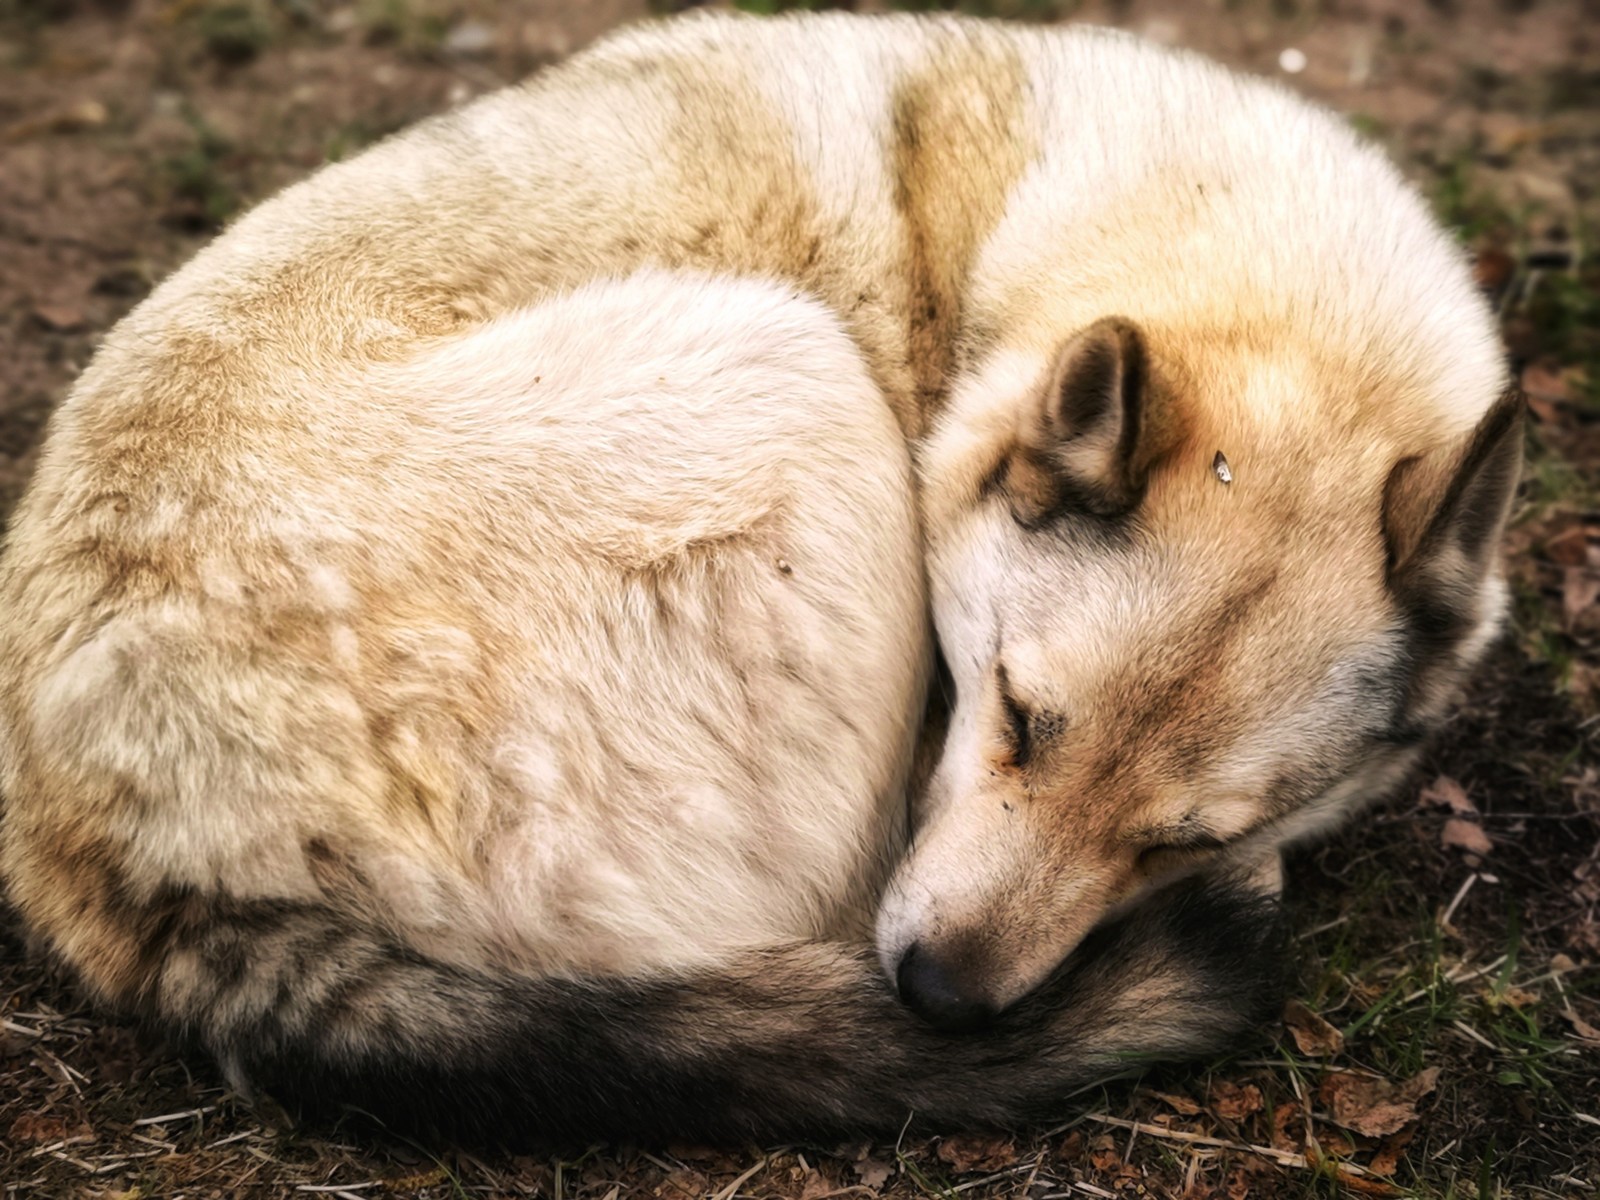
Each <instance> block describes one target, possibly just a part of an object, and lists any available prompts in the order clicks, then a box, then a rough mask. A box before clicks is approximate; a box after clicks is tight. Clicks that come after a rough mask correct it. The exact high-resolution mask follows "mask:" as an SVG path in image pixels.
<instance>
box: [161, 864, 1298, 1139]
mask: <svg viewBox="0 0 1600 1200" xmlns="http://www.w3.org/2000/svg"><path fill="white" fill-rule="evenodd" d="M330 917H331V914H329V913H327V912H326V910H307V909H298V910H294V911H293V912H289V911H285V910H277V911H275V912H274V913H273V914H271V915H270V917H269V916H264V915H263V914H261V913H259V912H256V913H254V914H253V915H252V913H251V912H249V911H243V910H242V911H240V912H238V913H236V914H234V915H233V916H232V917H229V918H225V919H223V920H221V921H218V920H217V913H216V911H215V910H214V909H213V910H212V912H211V919H210V921H209V922H208V923H207V925H206V926H205V927H204V928H202V927H199V926H196V927H193V928H191V930H189V931H188V932H187V933H185V932H184V931H182V930H178V929H170V930H169V935H170V936H171V937H172V938H173V939H174V940H173V941H169V942H168V946H169V947H171V948H172V949H178V948H179V947H178V945H177V943H186V949H187V951H188V952H187V953H186V954H183V955H180V957H181V958H182V959H183V960H185V963H186V965H185V966H184V967H183V969H182V971H181V975H180V974H175V973H174V972H173V971H170V970H169V971H163V972H162V973H161V974H162V975H163V976H164V977H165V978H164V982H163V984H162V985H161V987H160V992H161V997H162V999H161V1000H157V1001H156V1007H158V1008H164V1009H165V1010H166V1011H167V1013H168V1014H172V1013H174V1011H175V1010H176V1011H183V1012H185V1013H186V1014H187V1019H184V1020H182V1021H180V1024H181V1025H183V1026H184V1027H186V1029H187V1031H188V1032H189V1033H190V1034H192V1035H194V1036H196V1037H198V1039H199V1040H201V1041H202V1042H203V1043H204V1044H205V1045H206V1046H207V1047H208V1048H209V1049H210V1050H211V1051H213V1052H214V1053H216V1054H217V1055H218V1057H219V1058H221V1059H222V1061H223V1062H224V1064H225V1065H226V1066H227V1067H228V1068H229V1069H230V1071H232V1072H234V1073H236V1075H237V1076H242V1078H243V1079H244V1080H246V1081H248V1082H249V1083H250V1084H251V1085H253V1086H255V1087H258V1088H261V1089H264V1090H265V1091H267V1092H269V1093H270V1094H271V1095H273V1096H274V1097H275V1098H277V1099H279V1100H280V1101H282V1102H284V1103H286V1104H287V1105H289V1106H290V1107H291V1108H297V1109H299V1110H300V1111H301V1112H302V1113H304V1114H306V1115H308V1116H327V1115H330V1114H332V1113H336V1112H337V1111H338V1110H339V1108H340V1107H341V1106H344V1105H349V1106H351V1107H354V1108H357V1109H360V1110H364V1111H365V1112H367V1113H369V1114H371V1115H373V1116H375V1117H376V1118H378V1119H379V1120H381V1121H382V1122H384V1123H385V1124H387V1125H389V1126H391V1127H395V1128H399V1129H406V1130H412V1131H419V1132H426V1133H430V1134H434V1135H443V1136H447V1137H451V1138H456V1139H460V1140H466V1141H469V1142H489V1141H493V1142H507V1143H521V1144H533V1143H538V1144H544V1145H566V1144H573V1143H582V1142H585V1141H589V1140H592V1139H595V1138H611V1139H619V1140H626V1141H630V1142H646V1143H649V1142H660V1141H667V1140H673V1139H680V1140H681V1139H697V1140H711V1141H729V1140H737V1139H743V1138H756V1139H781V1138H790V1137H797V1136H810V1137H828V1136H836V1135H837V1136H844V1135H860V1134H864V1133H893V1132H895V1131H897V1130H899V1129H900V1128H901V1127H902V1126H903V1125H904V1123H905V1122H906V1120H907V1118H908V1116H911V1115H912V1114H915V1117H916V1119H917V1120H918V1122H919V1123H922V1124H926V1125H928V1126H937V1127H939V1128H942V1129H951V1128H956V1127H963V1126H1018V1125H1025V1124H1029V1123H1032V1122H1036V1121H1042V1120H1049V1119H1051V1118H1054V1117H1058V1116H1060V1115H1061V1113H1062V1112H1063V1108H1064V1102H1065V1101H1066V1100H1067V1098H1068V1097H1069V1096H1070V1095H1071V1093H1072V1092H1074V1091H1075V1090H1076V1089H1078V1088H1080V1087H1081V1086H1083V1085H1084V1084H1086V1083H1090V1082H1092V1081H1094V1080H1095V1079H1098V1078H1102V1077H1105V1076H1107V1075H1111V1074H1116V1073H1118V1072H1120V1071H1124V1070H1127V1069H1129V1068H1130V1067H1135V1066H1137V1065H1139V1064H1142V1063H1144V1062H1148V1061H1151V1060H1155V1059H1170V1058H1176V1057H1185V1056H1191V1055H1197V1054H1202V1053H1207V1052H1212V1051H1216V1050H1218V1049H1220V1048H1223V1047H1226V1046H1228V1045H1230V1044H1232V1043H1233V1042H1235V1041H1236V1040H1237V1039H1239V1038H1241V1037H1245V1036H1248V1035H1249V1034H1251V1033H1252V1032H1253V1031H1254V1030H1256V1029H1257V1028H1258V1027H1259V1026H1260V1024H1261V1023H1262V1022H1264V1021H1265V1020H1266V1019H1268V1018H1269V1017H1270V1016H1271V1014H1272V1013H1273V1012H1274V1011H1275V1009H1276V1003H1277V1000H1278V977H1277V973H1278V964H1279V962H1280V959H1281V954H1280V950H1281V930H1280V921H1279V917H1278V915H1277V908H1276V904H1275V901H1273V900H1271V899H1267V898H1264V897H1262V896H1260V895H1259V894H1256V893H1253V892H1250V891H1247V890H1245V889H1244V888H1243V887H1242V886H1240V885H1236V884H1233V883H1229V882H1219V881H1216V880H1210V881H1206V880H1200V879H1193V880H1188V881H1184V882H1181V883H1179V884H1176V885H1173V886H1171V887H1169V888H1167V889H1166V890H1165V891H1163V892H1160V893H1157V894H1156V895H1155V896H1153V897H1151V898H1150V900H1149V901H1147V902H1146V903H1144V904H1143V905H1142V906H1141V907H1139V908H1138V909H1136V910H1134V911H1133V912H1131V913H1129V914H1127V915H1125V916H1123V917H1121V918H1119V919H1118V920H1117V921H1115V922H1114V923H1111V924H1108V925H1106V926H1105V927H1103V928H1101V929H1100V930H1098V931H1096V933H1094V934H1093V935H1092V936H1091V937H1090V939H1089V940H1088V941H1087V942H1086V943H1085V944H1084V945H1083V946H1082V947H1081V948H1080V949H1079V950H1078V952H1077V953H1075V954H1074V955H1073V957H1072V958H1071V960H1069V961H1068V962H1067V963H1066V964H1065V965H1064V966H1063V967H1062V969H1061V970H1060V971H1059V972H1058V973H1057V974H1056V976H1055V977H1054V978H1053V979H1052V980H1051V981H1050V982H1049V983H1048V984H1047V985H1046V986H1045V987H1044V988H1042V989H1040V991H1038V992H1037V993H1035V994H1034V995H1033V996H1031V997H1030V998H1028V999H1027V1000H1024V1001H1023V1002H1021V1003H1020V1004H1018V1005H1017V1006H1015V1007H1014V1008H1012V1009H1010V1010H1008V1011H1007V1012H1006V1013H1004V1014H1003V1015H1002V1016H1001V1017H1000V1018H999V1019H998V1021H997V1023H996V1024H995V1025H994V1026H993V1027H991V1028H989V1029H986V1030H984V1031H983V1032H981V1033H977V1034H966V1035H949V1034H941V1033H939V1032H937V1031H935V1030H933V1029H932V1028H930V1027H929V1026H927V1025H925V1024H923V1023H922V1022H921V1021H920V1020H918V1019H917V1018H916V1017H915V1016H913V1015H912V1014H911V1013H910V1012H909V1011H907V1010H906V1009H905V1008H904V1007H903V1006H902V1005H901V1004H900V1002H899V1001H898V1000H897V999H896V997H895V996H894V994H893V993H892V991H891V990H890V988H889V986H888V985H887V983H886V982H885V980H884V978H883V976H882V973H881V972H880V970H879V968H878V965H877V963H876V961H875V960H874V959H873V958H872V956H871V955H870V953H869V952H868V951H867V950H866V949H865V948H861V949H856V948H849V947H843V946H837V945H820V944H808V945H795V946H791V947H782V948H776V949H772V950H769V951H763V952H761V953H759V954H752V955H750V956H749V957H747V958H743V959H741V960H740V961H738V962H737V963H734V964H732V965H724V966H722V967H720V968H718V969H717V970H715V971H705V972H700V973H694V974H684V975H680V976H677V977H670V978H658V979H654V980H625V979H604V980H592V981H579V980H563V979H551V978H542V979H521V978H515V977H505V976H497V975H491V974H487V973H479V972H472V971H464V970H460V969H457V968H453V967H449V966H444V965H441V964H439V963H437V962H433V961H430V960H428V959H426V958H423V957H420V956H418V955H417V954H415V953H414V952H411V951H408V950H405V949H403V948H400V947H397V946H394V945H392V944H390V945H385V944H382V943H380V942H377V941H374V940H372V939H371V938H370V937H368V936H366V935H362V934H358V933H355V932H338V931H337V930H336V928H335V927H333V926H331V925H330V923H329V918H330ZM256 998H259V1000H258V999H256ZM202 1014H203V1015H202ZM166 1023H167V1024H169V1026H170V1023H171V1022H170V1019H169V1021H168V1022H166Z"/></svg>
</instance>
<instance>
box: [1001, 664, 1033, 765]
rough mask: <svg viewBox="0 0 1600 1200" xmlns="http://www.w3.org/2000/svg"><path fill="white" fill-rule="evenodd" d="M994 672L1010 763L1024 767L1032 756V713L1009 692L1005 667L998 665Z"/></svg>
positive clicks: (1008, 681)
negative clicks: (1003, 718)
mask: <svg viewBox="0 0 1600 1200" xmlns="http://www.w3.org/2000/svg"><path fill="white" fill-rule="evenodd" d="M996 674H997V681H998V683H999V684H1000V709H1001V713H1002V714H1003V715H1004V717H1005V725H1004V728H1003V730H1002V732H1003V734H1004V736H1005V740H1006V746H1007V749H1008V750H1009V751H1010V757H1011V765H1012V766H1014V767H1019V768H1020V767H1025V766H1027V765H1028V763H1029V761H1030V760H1031V759H1032V758H1033V718H1032V714H1031V713H1029V711H1028V710H1027V709H1026V708H1024V707H1023V706H1022V704H1021V702H1020V701H1018V700H1017V698H1016V697H1015V696H1013V695H1012V694H1011V687H1010V680H1009V679H1007V677H1006V669H1005V667H1003V666H1002V667H1000V668H999V670H998V671H997V673H996Z"/></svg>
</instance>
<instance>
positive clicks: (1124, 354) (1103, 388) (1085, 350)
mask: <svg viewBox="0 0 1600 1200" xmlns="http://www.w3.org/2000/svg"><path fill="white" fill-rule="evenodd" d="M1147 390H1148V373H1147V370H1146V363H1145V345H1144V338H1143V336H1142V335H1141V334H1140V332H1139V328H1138V326H1136V325H1134V324H1133V323H1132V322H1131V321H1126V320H1123V319H1122V318H1120V317H1107V318H1104V319H1102V320H1099V321H1096V322H1095V323H1094V324H1093V325H1090V326H1089V327H1088V328H1087V329H1085V330H1083V331H1082V332H1081V333H1079V334H1077V335H1076V336H1075V337H1073V338H1072V340H1071V341H1069V342H1068V343H1067V344H1066V345H1065V346H1063V347H1062V349H1061V351H1060V353H1059V354H1058V355H1057V357H1056V361H1055V364H1054V367H1053V368H1052V371H1051V374H1050V376H1049V382H1048V384H1047V385H1046V387H1045V389H1044V391H1043V392H1042V393H1041V394H1040V396H1039V401H1038V404H1037V405H1036V406H1035V407H1034V408H1032V409H1031V410H1029V411H1028V412H1025V413H1024V415H1023V418H1022V428H1021V429H1020V430H1019V431H1018V442H1017V449H1016V451H1015V453H1014V454H1013V455H1012V458H1011V462H1010V463H1009V464H1008V469H1007V473H1006V476H1005V486H1006V491H1007V494H1008V495H1009V496H1010V498H1011V502H1012V512H1013V513H1014V514H1015V516H1016V518H1017V520H1018V521H1020V522H1021V523H1022V524H1024V525H1035V524H1040V523H1042V522H1044V521H1046V520H1048V519H1049V518H1050V516H1051V515H1053V514H1055V513H1056V512H1060V511H1068V510H1073V511H1087V512H1091V513H1094V514H1096V515H1099V516H1105V517H1110V516H1116V515H1118V514H1120V513H1123V512H1126V511H1128V510H1129V509H1131V508H1132V507H1133V506H1134V505H1135V504H1137V503H1138V500H1139V496H1140V494H1141V493H1142V492H1143V490H1144V471H1143V469H1142V467H1141V466H1140V464H1139V463H1138V461H1137V450H1138V445H1139V435H1140V428H1141V426H1142V424H1143V423H1144V418H1145V407H1146V392H1147Z"/></svg>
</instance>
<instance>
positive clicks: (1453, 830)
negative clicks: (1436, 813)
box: [1439, 817, 1494, 855]
mask: <svg viewBox="0 0 1600 1200" xmlns="http://www.w3.org/2000/svg"><path fill="white" fill-rule="evenodd" d="M1439 844H1440V845H1441V846H1443V847H1444V848H1445V849H1446V850H1461V851H1464V852H1466V853H1467V854H1477V855H1486V854H1488V853H1490V852H1491V851H1492V850H1493V849H1494V841H1493V840H1492V839H1491V838H1490V837H1489V835H1488V834H1487V833H1485V832H1484V831H1483V826H1482V825H1479V824H1478V823H1477V822H1476V821H1469V820H1467V819H1466V818H1465V817H1451V818H1450V819H1449V820H1448V821H1446V822H1445V823H1444V828H1443V829H1442V830H1440V831H1439Z"/></svg>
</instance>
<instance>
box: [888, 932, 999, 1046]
mask: <svg viewBox="0 0 1600 1200" xmlns="http://www.w3.org/2000/svg"><path fill="white" fill-rule="evenodd" d="M895 983H896V985H897V986H898V987H899V989H900V999H901V1000H902V1001H903V1002H904V1003H905V1005H906V1007H907V1008H909V1009H911V1011H912V1012H914V1013H916V1014H917V1015H918V1016H919V1017H921V1018H922V1019H923V1020H925V1021H927V1022H928V1024H930V1025H932V1026H933V1027H934V1028H936V1029H942V1030H944V1031H945V1032H947V1033H965V1032H967V1031H969V1030H973V1029H979V1028H982V1027H983V1026H984V1025H987V1024H988V1023H989V1022H990V1021H992V1020H993V1019H994V1017H995V1014H996V1013H997V1012H998V1011H999V1010H998V1009H997V1008H996V1006H995V1004H994V1003H993V1001H991V1000H990V999H989V997H988V995H987V994H986V993H985V992H984V991H983V989H982V988H981V987H979V986H977V985H976V984H975V983H974V982H973V981H972V980H970V979H968V978H964V977H963V975H962V973H961V972H959V971H956V970H954V969H952V967H951V966H950V964H948V963H947V962H945V961H943V960H942V959H941V958H940V957H939V956H938V955H937V954H935V953H933V952H931V951H929V950H928V949H926V948H925V947H923V946H921V945H920V944H913V945H912V946H911V948H910V949H908V950H907V951H906V952H905V954H904V955H902V956H901V959H900V965H899V967H898V969H897V970H896V971H895Z"/></svg>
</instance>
